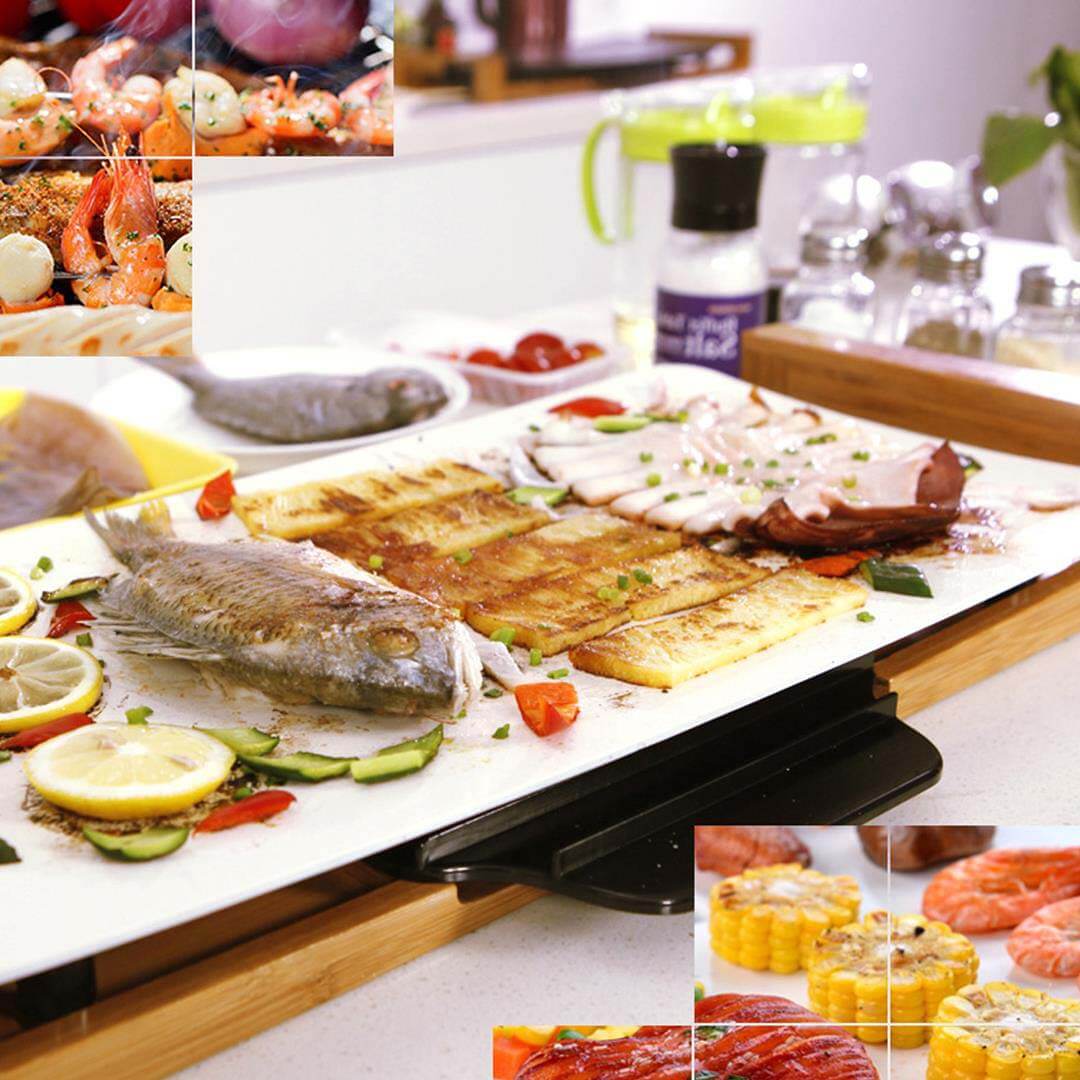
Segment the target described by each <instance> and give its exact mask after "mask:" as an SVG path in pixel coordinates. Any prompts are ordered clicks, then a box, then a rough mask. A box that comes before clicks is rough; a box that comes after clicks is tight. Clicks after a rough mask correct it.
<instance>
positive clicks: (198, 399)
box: [147, 360, 447, 443]
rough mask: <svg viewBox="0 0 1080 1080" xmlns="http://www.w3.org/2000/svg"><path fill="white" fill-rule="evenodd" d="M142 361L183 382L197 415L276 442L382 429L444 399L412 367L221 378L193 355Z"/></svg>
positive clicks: (427, 412)
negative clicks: (174, 358)
mask: <svg viewBox="0 0 1080 1080" xmlns="http://www.w3.org/2000/svg"><path fill="white" fill-rule="evenodd" d="M147 363H150V364H151V366H153V367H156V368H158V369H159V370H161V371H163V372H165V373H166V374H167V375H171V376H172V377H173V378H175V379H177V380H179V381H180V382H182V383H183V384H184V385H185V386H187V387H188V388H189V389H190V390H191V391H192V393H193V394H194V395H195V398H194V402H193V407H194V409H195V411H196V412H197V413H198V414H199V415H200V416H201V417H202V418H203V419H204V420H209V421H211V422H212V423H215V424H220V425H221V426H222V427H226V428H229V429H230V430H232V431H240V432H243V433H244V434H245V435H254V436H255V437H257V438H260V439H266V440H267V441H269V442H275V443H301V442H322V441H325V440H328V439H344V438H348V437H350V436H354V435H367V434H369V433H371V432H375V431H389V430H391V429H393V428H399V427H404V426H405V425H407V424H413V423H415V422H416V421H417V420H423V419H425V418H426V417H429V416H431V415H433V414H434V413H436V412H438V410H439V409H441V408H442V407H443V406H444V405H445V404H446V401H447V397H446V390H445V388H444V387H443V384H442V383H441V382H440V381H439V380H438V379H436V378H434V377H433V376H431V375H428V374H427V372H424V371H418V370H414V369H411V368H384V369H381V370H377V371H372V372H368V373H366V374H363V375H304V374H299V375H275V376H266V377H263V378H254V379H222V378H220V377H219V376H217V375H214V374H213V373H212V372H210V371H208V370H207V369H206V368H205V367H203V366H202V365H201V364H200V363H198V361H194V360H193V361H183V360H167V361H161V362H156V361H147Z"/></svg>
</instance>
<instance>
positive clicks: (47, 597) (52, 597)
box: [41, 577, 112, 604]
mask: <svg viewBox="0 0 1080 1080" xmlns="http://www.w3.org/2000/svg"><path fill="white" fill-rule="evenodd" d="M110 581H112V578H111V577H84V578H76V580H75V581H69V582H68V583H67V584H66V585H61V586H60V588H59V589H51V590H47V591H46V592H43V593H42V594H41V599H42V600H44V601H45V603H46V604H59V603H60V601H61V600H74V599H75V597H77V596H93V594H94V593H98V592H101V590H102V589H104V588H105V586H106V585H108V584H109V582H110Z"/></svg>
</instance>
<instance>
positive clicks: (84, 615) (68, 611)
mask: <svg viewBox="0 0 1080 1080" xmlns="http://www.w3.org/2000/svg"><path fill="white" fill-rule="evenodd" d="M93 621H94V616H93V615H91V614H90V612H89V611H87V610H86V608H84V607H83V606H82V604H80V603H79V601H78V600H61V601H60V603H59V604H57V605H56V610H55V611H54V612H53V617H52V622H50V623H49V630H48V633H46V635H45V636H46V637H51V638H61V637H64V636H65V635H67V634H70V633H71V631H72V630H85V629H86V627H87V624H88V623H92V622H93Z"/></svg>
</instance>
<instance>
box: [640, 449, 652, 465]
mask: <svg viewBox="0 0 1080 1080" xmlns="http://www.w3.org/2000/svg"><path fill="white" fill-rule="evenodd" d="M638 459H639V460H640V461H641V464H642V465H648V464H649V462H650V461H652V459H653V452H652V451H651V450H642V451H641V453H640V454H638Z"/></svg>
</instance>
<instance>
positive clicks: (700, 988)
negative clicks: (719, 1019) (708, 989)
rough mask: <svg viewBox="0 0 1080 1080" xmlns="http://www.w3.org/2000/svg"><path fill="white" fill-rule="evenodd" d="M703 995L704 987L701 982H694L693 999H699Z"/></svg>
mask: <svg viewBox="0 0 1080 1080" xmlns="http://www.w3.org/2000/svg"><path fill="white" fill-rule="evenodd" d="M703 997H705V987H704V986H702V985H701V983H695V984H694V1001H701V999H702V998H703Z"/></svg>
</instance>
